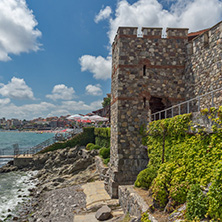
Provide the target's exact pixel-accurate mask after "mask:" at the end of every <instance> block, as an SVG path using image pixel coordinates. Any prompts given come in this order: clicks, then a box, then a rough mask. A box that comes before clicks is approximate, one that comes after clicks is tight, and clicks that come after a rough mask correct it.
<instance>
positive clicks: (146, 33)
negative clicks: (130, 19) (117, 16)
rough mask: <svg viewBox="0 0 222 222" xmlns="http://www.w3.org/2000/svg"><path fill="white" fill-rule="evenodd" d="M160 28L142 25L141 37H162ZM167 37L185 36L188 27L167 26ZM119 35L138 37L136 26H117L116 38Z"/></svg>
mask: <svg viewBox="0 0 222 222" xmlns="http://www.w3.org/2000/svg"><path fill="white" fill-rule="evenodd" d="M162 30H163V29H162V28H150V27H142V29H141V31H142V35H141V36H139V37H142V38H147V37H151V38H154V37H156V38H162V34H163V33H162ZM166 33H167V38H178V39H179V38H187V35H188V29H182V28H167V29H166ZM118 37H119V38H121V37H134V38H135V37H138V27H119V28H118V30H117V38H118Z"/></svg>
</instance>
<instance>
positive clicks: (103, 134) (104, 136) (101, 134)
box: [94, 128, 110, 148]
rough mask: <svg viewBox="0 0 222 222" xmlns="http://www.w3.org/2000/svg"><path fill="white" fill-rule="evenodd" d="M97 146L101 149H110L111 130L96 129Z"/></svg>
mask: <svg viewBox="0 0 222 222" xmlns="http://www.w3.org/2000/svg"><path fill="white" fill-rule="evenodd" d="M94 133H95V144H96V145H99V146H101V147H107V148H109V147H110V128H95V130H94Z"/></svg>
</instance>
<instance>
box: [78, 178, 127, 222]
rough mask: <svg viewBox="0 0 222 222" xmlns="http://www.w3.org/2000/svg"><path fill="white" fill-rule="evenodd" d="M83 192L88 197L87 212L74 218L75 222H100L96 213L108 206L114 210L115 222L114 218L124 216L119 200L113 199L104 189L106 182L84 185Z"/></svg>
mask: <svg viewBox="0 0 222 222" xmlns="http://www.w3.org/2000/svg"><path fill="white" fill-rule="evenodd" d="M82 189H83V192H84V193H85V195H86V211H85V212H81V214H78V215H75V216H74V222H98V220H97V219H96V218H95V212H96V211H97V210H98V209H99V208H100V207H101V206H103V205H105V204H107V205H108V206H109V207H110V208H111V209H112V214H113V218H112V219H111V220H107V222H108V221H113V219H114V217H121V216H123V215H124V213H123V211H122V209H121V208H120V207H119V201H118V200H117V199H111V198H110V196H109V195H108V193H107V192H106V190H105V188H104V181H95V182H92V183H86V184H84V185H82Z"/></svg>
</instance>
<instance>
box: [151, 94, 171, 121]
mask: <svg viewBox="0 0 222 222" xmlns="http://www.w3.org/2000/svg"><path fill="white" fill-rule="evenodd" d="M164 101H166V99H165V98H160V97H155V96H151V98H150V100H149V107H150V110H151V114H153V113H156V112H159V111H161V110H164V109H166V108H167V107H166V105H165V104H164ZM164 117H165V116H164V113H161V119H163V118H164ZM158 119H159V115H156V120H158Z"/></svg>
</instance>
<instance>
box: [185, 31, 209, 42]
mask: <svg viewBox="0 0 222 222" xmlns="http://www.w3.org/2000/svg"><path fill="white" fill-rule="evenodd" d="M208 30H210V29H203V30H200V31H197V32H191V33H188V41H190V40H192V39H193V38H195V37H196V36H198V35H201V34H203V33H204V32H206V31H208Z"/></svg>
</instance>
